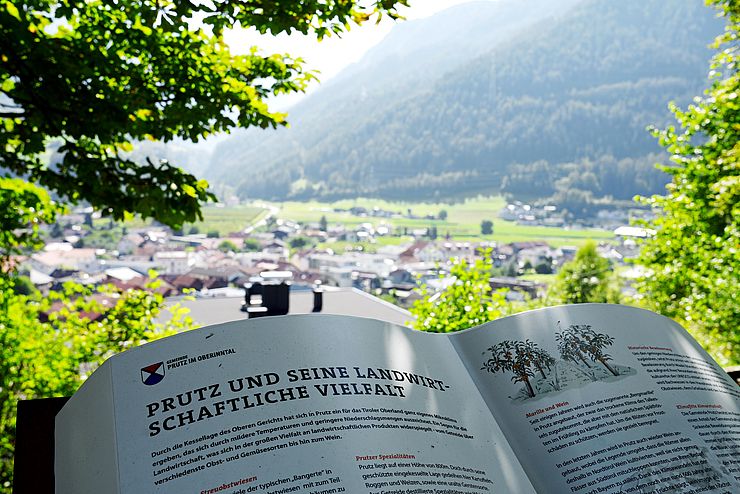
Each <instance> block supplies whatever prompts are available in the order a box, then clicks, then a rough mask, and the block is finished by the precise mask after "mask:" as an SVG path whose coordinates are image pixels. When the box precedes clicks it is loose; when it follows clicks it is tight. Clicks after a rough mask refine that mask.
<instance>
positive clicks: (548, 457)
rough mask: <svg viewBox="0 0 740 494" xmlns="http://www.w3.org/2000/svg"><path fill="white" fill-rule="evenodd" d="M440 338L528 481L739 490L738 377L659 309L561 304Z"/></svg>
mask: <svg viewBox="0 0 740 494" xmlns="http://www.w3.org/2000/svg"><path fill="white" fill-rule="evenodd" d="M451 339H452V341H453V344H454V345H455V346H456V348H457V349H458V351H459V353H460V355H461V357H462V359H463V361H464V362H465V364H466V365H467V367H468V371H469V372H470V374H471V376H473V377H474V380H475V381H476V383H477V385H478V388H479V389H480V391H481V394H482V396H483V398H484V399H485V401H486V403H487V404H488V406H489V407H490V408H491V410H492V412H493V415H494V417H495V418H496V419H497V421H498V422H499V425H501V427H502V429H503V430H504V431H505V434H506V437H507V438H508V439H509V442H510V444H511V446H512V448H513V449H514V451H515V452H516V454H517V456H518V457H519V459H520V460H521V463H522V465H523V466H524V469H525V471H526V472H527V474H528V475H529V477H530V480H531V481H532V483H533V484H534V486H535V488H536V489H537V491H538V492H542V493H544V492H565V493H578V494H597V493H604V492H608V493H648V492H650V493H658V492H670V493H709V492H711V493H737V492H740V388H738V386H737V385H736V384H735V383H734V382H733V381H732V380H731V379H730V378H729V376H727V374H725V373H724V372H723V371H722V369H721V368H720V367H719V366H718V365H717V364H716V363H715V362H714V361H712V360H711V358H710V357H709V356H708V355H707V354H706V353H705V352H704V350H702V349H701V347H700V346H699V345H698V344H697V343H696V342H695V341H694V340H693V339H692V338H691V337H690V336H689V335H688V333H686V332H685V331H684V330H683V329H682V328H681V327H679V326H678V325H677V324H675V323H674V322H672V321H671V320H670V319H668V318H665V317H662V316H659V315H657V314H654V313H652V312H648V311H644V310H640V309H635V308H631V307H626V306H617V305H606V304H584V305H572V306H563V307H553V308H548V309H542V310H537V311H532V312H528V313H524V314H519V315H516V316H512V317H508V318H505V319H501V320H498V321H495V322H492V323H488V324H485V325H483V326H480V327H478V328H475V329H471V330H468V331H464V332H461V333H457V334H455V335H453V336H452V338H451Z"/></svg>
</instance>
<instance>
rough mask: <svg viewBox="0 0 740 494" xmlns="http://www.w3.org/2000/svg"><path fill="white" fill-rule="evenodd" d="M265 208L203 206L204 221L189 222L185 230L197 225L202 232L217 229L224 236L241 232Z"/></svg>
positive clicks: (260, 214) (262, 212) (263, 211)
mask: <svg viewBox="0 0 740 494" xmlns="http://www.w3.org/2000/svg"><path fill="white" fill-rule="evenodd" d="M263 214H265V210H264V209H263V208H260V207H256V206H245V205H240V206H224V207H219V206H208V207H205V208H203V221H200V222H198V223H194V224H192V225H191V224H188V225H187V226H186V227H185V228H184V231H185V232H186V233H187V232H188V231H189V228H191V227H193V226H195V227H196V228H198V231H199V232H200V233H208V232H210V231H217V232H219V234H220V235H221V236H222V237H226V236H227V235H228V234H229V233H234V232H240V231H242V230H244V229H245V228H246V227H248V226H249V225H251V224H252V223H254V222H255V221H257V220H258V219H259V217H260V216H262V215H263Z"/></svg>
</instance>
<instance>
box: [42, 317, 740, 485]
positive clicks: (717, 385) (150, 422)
mask: <svg viewBox="0 0 740 494" xmlns="http://www.w3.org/2000/svg"><path fill="white" fill-rule="evenodd" d="M55 440H56V454H55V457H56V460H55V461H56V465H55V476H56V485H57V491H56V492H57V493H59V494H67V493H70V494H71V493H74V494H88V493H95V494H99V493H125V494H141V493H148V492H167V493H177V494H213V493H219V494H239V493H248V492H256V493H263V494H284V493H290V492H302V493H307V494H330V493H340V492H347V493H353V494H359V493H366V494H401V493H403V494H462V493H465V494H469V493H482V492H494V493H534V492H536V493H578V494H593V493H603V492H608V493H616V492H623V493H647V492H655V493H657V492H671V493H705V492H712V493H738V492H740V388H738V386H737V385H736V384H735V383H733V381H732V380H731V379H730V378H729V376H727V375H726V374H725V373H724V372H723V371H722V369H721V368H720V367H719V366H718V365H717V364H716V363H715V362H713V361H712V359H711V358H710V357H709V356H708V355H707V354H706V353H705V352H704V351H703V350H702V349H701V347H700V346H699V345H698V344H697V343H696V342H695V341H694V340H693V339H692V338H691V337H690V336H689V335H688V334H687V333H686V332H685V331H684V330H683V329H682V328H680V327H679V326H678V325H676V324H675V323H674V322H672V321H671V320H669V319H667V318H664V317H662V316H659V315H656V314H653V313H651V312H648V311H644V310H640V309H634V308H630V307H624V306H615V305H603V304H587V305H574V306H562V307H553V308H548V309H541V310H536V311H531V312H527V313H523V314H518V315H515V316H512V317H507V318H504V319H500V320H497V321H494V322H491V323H487V324H484V325H482V326H479V327H476V328H473V329H469V330H466V331H462V332H459V333H452V334H430V333H421V332H417V331H412V330H410V329H408V328H403V327H399V326H395V325H392V324H389V323H384V322H380V321H375V320H370V319H362V318H353V317H345V316H328V315H303V316H284V317H273V318H262V319H254V320H249V321H246V320H245V321H235V322H232V323H226V324H221V325H217V326H211V327H206V328H202V329H198V330H195V331H190V332H186V333H182V334H179V335H176V336H173V337H170V338H166V339H163V340H159V341H156V342H153V343H149V344H147V345H144V346H142V347H139V348H135V349H132V350H129V351H127V352H125V353H122V354H120V355H116V356H114V357H112V358H111V359H109V360H108V361H107V362H106V363H105V364H103V365H102V366H101V367H100V368H99V369H98V370H97V371H95V372H94V373H93V375H92V376H91V377H90V378H89V379H88V380H87V382H86V383H85V384H84V385H83V386H82V387H81V388H80V390H79V391H78V392H77V393H76V394H75V395H74V396H73V397H72V399H71V400H70V401H69V402H68V403H67V405H66V406H65V408H64V409H63V410H62V411H61V412H60V413H59V415H58V416H57V419H56V439H55Z"/></svg>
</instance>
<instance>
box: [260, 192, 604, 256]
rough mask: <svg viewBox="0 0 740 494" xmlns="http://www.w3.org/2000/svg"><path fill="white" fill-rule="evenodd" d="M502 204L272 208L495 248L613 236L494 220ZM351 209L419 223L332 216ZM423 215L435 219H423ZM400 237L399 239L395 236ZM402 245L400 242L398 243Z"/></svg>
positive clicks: (494, 200) (310, 218) (302, 218)
mask: <svg viewBox="0 0 740 494" xmlns="http://www.w3.org/2000/svg"><path fill="white" fill-rule="evenodd" d="M505 205H506V202H505V200H504V198H503V197H486V198H483V197H478V198H474V199H468V200H467V201H465V202H459V203H454V204H444V203H437V204H435V203H420V202H414V203H406V202H389V201H383V200H377V199H356V200H343V201H337V202H333V203H323V202H316V201H312V202H282V203H273V204H272V206H274V207H275V208H278V213H277V217H278V218H281V219H286V220H293V221H298V222H301V223H306V222H313V223H318V221H319V219H320V218H321V217H322V216H326V219H327V222H328V223H329V224H330V225H332V224H343V225H345V226H348V227H352V226H356V225H359V224H361V223H372V224H373V225H375V226H378V225H380V224H381V223H387V224H390V225H392V227H393V229H394V234H396V235H398V234H400V233H402V232H403V229H404V228H407V229H408V230H412V229H416V228H428V227H431V226H436V227H437V234H438V236H439V237H440V238H444V237H445V236H446V235H447V234H449V235H450V236H451V237H452V239H454V240H459V241H471V242H472V241H483V240H486V241H496V242H499V243H508V242H521V241H534V240H543V241H546V242H548V243H550V244H551V245H554V246H563V245H581V244H583V243H584V242H586V241H587V240H595V241H597V242H598V241H610V240H613V239H614V235H613V233H612V232H610V231H605V230H599V229H567V228H554V227H546V226H524V225H517V224H516V223H515V222H513V221H504V220H502V219H500V218H499V217H498V213H499V211H500V210H501V209H502V208H503V207H504V206H505ZM351 207H364V208H365V209H368V210H371V209H373V208H375V207H377V208H379V209H382V210H385V211H391V212H395V213H400V214H403V215H406V214H407V213H408V211H409V210H411V212H412V214H413V215H415V216H420V217H422V218H420V219H410V218H380V217H372V216H367V217H360V216H354V215H352V214H350V213H349V212H335V211H334V210H335V209H349V208H351ZM442 210H444V211H446V212H447V217H446V218H445V219H444V220H441V219H439V213H440V211H442ZM427 215H432V216H434V218H435V219H433V220H432V219H423V217H425V216H427ZM484 220H490V221H492V222H493V235H481V228H480V225H481V221H484ZM396 238H398V237H396ZM401 240H403V239H401ZM382 242H383V243H389V244H390V243H393V244H395V243H401V242H396V241H395V240H391V239H388V240H384V241H382Z"/></svg>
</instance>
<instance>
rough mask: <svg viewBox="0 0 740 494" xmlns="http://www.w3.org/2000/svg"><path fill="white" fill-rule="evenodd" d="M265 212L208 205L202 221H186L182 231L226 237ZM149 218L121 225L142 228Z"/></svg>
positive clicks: (244, 206)
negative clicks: (194, 230) (215, 232)
mask: <svg viewBox="0 0 740 494" xmlns="http://www.w3.org/2000/svg"><path fill="white" fill-rule="evenodd" d="M265 214H267V210H266V209H265V208H262V207H258V206H247V205H240V206H223V205H208V206H204V207H203V221H198V222H196V223H186V224H185V225H184V226H183V229H182V230H183V232H184V233H188V232H190V230H191V229H192V228H193V227H195V228H197V229H198V232H199V233H208V232H211V231H217V232H218V233H219V235H220V236H222V237H226V236H228V234H229V233H234V232H240V231H242V230H244V229H245V228H246V227H248V226H249V225H251V224H252V223H254V222H255V221H257V220H258V219H260V217H261V216H264V215H265ZM108 221H109V220H108V219H105V218H104V219H101V220H96V226H97V227H100V226H102V225H103V224H107V223H108ZM151 224H152V222H151V220H147V221H142V220H141V219H139V218H134V219H131V220H127V221H126V222H125V223H124V225H123V226H125V227H127V228H128V229H135V228H144V227H147V226H149V225H151Z"/></svg>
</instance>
